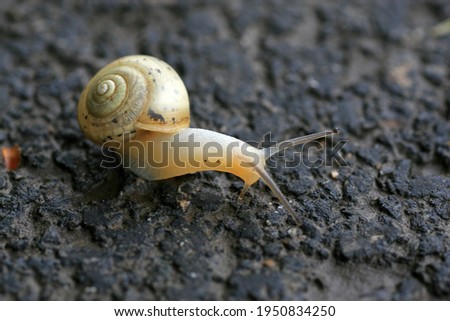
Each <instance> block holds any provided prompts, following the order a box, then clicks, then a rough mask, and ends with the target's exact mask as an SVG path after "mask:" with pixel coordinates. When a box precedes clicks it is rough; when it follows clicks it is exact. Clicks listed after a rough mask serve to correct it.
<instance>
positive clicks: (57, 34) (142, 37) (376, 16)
mask: <svg viewBox="0 0 450 321" xmlns="http://www.w3.org/2000/svg"><path fill="white" fill-rule="evenodd" d="M94 3H95V4H94ZM449 16H450V3H449V2H448V1H447V0H427V1H425V0H423V1H406V0H396V1H377V0H373V1H362V0H361V1H358V0H354V1H312V0H311V1H287V0H286V1H275V0H273V1H259V0H258V1H256V0H255V1H244V0H233V1H171V0H168V1H151V0H149V1H142V2H141V1H120V0H118V1H37V0H36V1H32V0H30V1H11V0H2V5H1V7H0V110H1V118H0V145H2V146H7V145H14V144H18V145H19V146H20V148H21V150H22V157H23V160H22V165H21V167H20V168H19V169H18V170H17V171H14V172H7V171H6V170H4V169H3V168H2V169H1V170H0V204H1V206H0V299H4V300H10V299H21V300H30V299H31V300H42V299H44V300H47V299H52V300H57V299H69V300H71V299H100V300H109V299H122V300H131V299H137V300H141V299H157V300H159V299H171V300H178V299H192V300H196V299H212V300H214V299H238V300H241V299H258V300H266V299H272V300H277V299H289V300H290V299H296V300H297V299H309V300H321V299H325V300H327V299H337V300H346V299H372V300H392V299H395V300H432V299H446V300H448V299H450V227H449V215H450V214H449V212H450V209H449V199H450V179H449V168H450V145H449V143H450V138H449V137H450V125H449V117H450V76H449V75H450V36H447V37H441V38H433V37H432V36H431V35H430V33H429V31H430V29H431V28H432V27H433V26H435V25H436V24H437V23H439V22H441V21H443V20H445V18H447V17H449ZM137 53H140V54H150V55H154V56H157V57H160V58H162V59H163V60H165V61H167V62H169V63H170V64H171V65H172V66H173V67H174V68H175V69H176V70H177V71H179V73H180V75H181V76H182V78H183V79H184V81H185V83H186V86H187V88H188V90H189V93H190V99H191V106H192V126H193V127H202V128H207V129H212V130H216V131H220V132H224V133H227V134H230V135H233V136H236V137H238V138H240V139H243V140H252V141H258V140H260V139H261V138H262V137H263V135H264V134H265V133H267V132H269V131H271V132H272V138H274V139H279V140H281V139H286V138H289V137H293V136H299V135H303V134H306V133H312V132H314V131H318V130H322V129H325V128H332V127H340V128H341V130H342V135H341V138H342V139H346V140H349V143H348V144H347V145H346V146H345V147H344V149H343V150H342V151H341V155H342V156H343V157H344V159H345V161H346V162H347V163H348V165H349V166H348V167H337V166H334V167H320V168H317V169H309V168H307V167H305V166H298V167H297V168H283V167H282V166H279V167H277V168H273V169H271V173H272V175H273V176H274V179H275V180H276V181H277V182H278V183H279V185H280V188H281V189H282V190H283V192H284V193H285V194H286V196H287V198H288V199H289V200H291V201H292V205H293V207H294V208H295V209H296V211H297V212H298V214H299V216H300V217H301V220H302V221H303V224H302V226H300V227H297V226H295V224H294V222H293V221H292V219H291V218H290V217H289V216H288V215H286V214H285V212H284V211H283V209H282V208H279V207H278V201H277V199H275V198H274V197H273V196H272V195H271V193H270V191H269V190H268V189H267V188H266V187H265V186H263V185H258V184H255V186H253V187H252V188H251V189H250V191H249V193H248V194H247V195H246V197H245V198H244V200H243V201H240V202H239V201H237V200H236V197H237V194H238V193H239V190H240V189H241V187H242V182H241V181H240V180H239V179H238V178H236V177H232V176H229V175H226V174H222V173H202V174H195V175H189V176H184V177H179V178H175V179H170V180H166V181H161V182H146V181H143V180H141V179H139V178H137V177H135V176H134V175H133V174H131V173H129V172H127V171H125V170H123V169H116V170H105V169H102V168H101V167H100V161H101V159H102V155H101V152H100V149H99V147H97V146H95V145H93V144H91V143H90V142H88V141H87V140H86V139H85V138H84V137H83V136H82V134H81V132H80V130H79V127H78V124H77V121H76V103H77V100H78V97H79V94H80V93H81V90H82V89H83V87H84V85H85V84H86V83H87V81H88V80H89V79H90V77H91V76H92V75H93V74H94V73H95V72H96V71H97V70H98V69H99V68H100V67H102V66H103V65H104V64H106V63H108V62H110V61H112V60H113V59H116V58H118V57H120V56H123V55H127V54H137ZM289 155H292V154H289V153H288V156H289ZM2 167H3V166H2ZM333 171H337V174H338V175H337V177H336V175H335V174H336V172H334V173H333V175H332V172H333Z"/></svg>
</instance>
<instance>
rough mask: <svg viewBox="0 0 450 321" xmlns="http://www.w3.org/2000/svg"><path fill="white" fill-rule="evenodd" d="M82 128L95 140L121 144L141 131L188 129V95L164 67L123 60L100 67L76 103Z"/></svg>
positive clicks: (149, 59) (135, 59) (150, 61)
mask: <svg viewBox="0 0 450 321" xmlns="http://www.w3.org/2000/svg"><path fill="white" fill-rule="evenodd" d="M78 122H79V123H80V127H81V130H82V131H83V132H84V134H85V135H86V136H87V137H88V138H89V139H91V140H92V141H93V142H95V143H98V144H101V143H104V142H108V141H121V140H122V139H123V136H124V135H125V136H127V135H129V138H132V137H134V135H135V133H136V131H137V130H139V129H144V130H147V131H152V132H164V133H175V132H178V131H179V130H181V129H182V128H186V127H189V97H188V93H187V90H186V87H185V86H184V83H183V81H182V80H181V78H180V76H179V75H178V74H177V73H176V71H175V70H174V69H173V68H172V67H170V66H169V65H168V64H167V63H165V62H163V61H161V60H159V59H157V58H154V57H151V56H127V57H123V58H120V59H118V60H116V61H113V62H112V63H110V64H108V65H107V66H105V67H103V68H102V69H101V70H100V71H99V72H98V73H97V74H96V75H95V76H94V77H93V78H92V79H91V80H90V81H89V83H88V84H87V86H86V88H85V89H84V90H83V93H82V94H81V97H80V101H79V103H78Z"/></svg>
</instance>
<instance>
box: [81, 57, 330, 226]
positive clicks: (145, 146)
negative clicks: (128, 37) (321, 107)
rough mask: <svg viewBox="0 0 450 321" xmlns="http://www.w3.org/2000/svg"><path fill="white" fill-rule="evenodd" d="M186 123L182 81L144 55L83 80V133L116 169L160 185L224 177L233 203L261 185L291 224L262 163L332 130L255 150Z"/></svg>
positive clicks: (286, 204) (186, 103) (284, 201)
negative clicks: (204, 174) (234, 183)
mask: <svg viewBox="0 0 450 321" xmlns="http://www.w3.org/2000/svg"><path fill="white" fill-rule="evenodd" d="M189 117H190V116H189V98H188V94H187V90H186V87H185V86H184V84H183V81H182V80H181V78H180V77H179V75H178V74H177V73H176V72H175V70H174V69H173V68H172V67H170V66H169V65H168V64H166V63H165V62H163V61H161V60H159V59H157V58H154V57H151V56H127V57H123V58H120V59H118V60H116V61H114V62H112V63H110V64H109V65H107V66H105V67H104V68H102V69H101V70H100V71H99V72H98V73H97V74H96V75H95V76H94V77H93V78H92V79H91V80H90V81H89V83H88V84H87V86H86V88H85V89H84V90H83V92H82V94H81V97H80V101H79V103H78V121H79V124H80V127H81V129H82V131H83V132H84V134H85V135H86V136H87V137H88V138H89V139H90V140H92V141H93V142H95V143H97V144H106V145H108V146H109V147H112V148H113V149H114V150H116V151H117V153H118V155H119V156H120V157H121V159H122V163H123V166H124V167H126V168H129V169H130V170H131V171H132V172H134V173H135V174H136V175H138V176H140V177H142V178H145V179H147V180H161V179H167V178H171V177H176V176H181V175H185V174H190V173H195V172H199V171H209V170H214V171H221V172H228V173H232V174H234V175H236V176H238V177H240V178H241V179H242V180H243V181H244V188H243V190H242V192H241V194H240V197H242V196H243V195H244V194H245V192H246V191H247V190H248V188H249V187H250V186H251V185H252V184H254V183H255V182H256V181H258V180H259V179H262V180H263V181H264V183H265V184H266V185H267V186H268V187H269V188H270V189H271V190H272V192H273V193H274V195H275V196H276V197H278V199H279V200H280V202H281V203H282V204H283V206H284V207H285V208H286V209H287V210H288V211H289V212H290V213H291V214H292V216H293V218H294V219H295V220H296V221H297V222H299V221H298V219H297V217H296V215H295V211H294V209H293V208H292V206H291V205H290V204H289V202H288V201H287V199H286V197H285V196H284V195H283V193H282V192H281V191H280V189H279V188H278V186H277V184H276V183H275V182H274V181H273V179H272V178H271V176H270V175H269V174H268V173H267V171H266V169H265V165H266V163H265V162H266V159H267V158H269V157H270V156H271V155H273V154H275V153H278V152H279V151H281V150H284V149H286V148H290V147H292V146H295V145H298V144H302V143H306V142H309V141H312V140H316V139H319V138H323V137H326V136H329V135H333V134H336V133H337V130H333V131H331V130H328V131H323V132H320V133H316V134H311V135H308V136H303V137H298V138H294V139H291V140H287V141H284V142H281V143H279V144H277V146H275V147H269V148H264V149H258V148H255V147H253V146H251V145H249V144H247V143H245V142H243V141H241V140H239V139H237V138H234V137H231V136H228V135H225V134H222V133H218V132H214V131H210V130H206V129H200V128H189V121H190V118H189Z"/></svg>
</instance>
